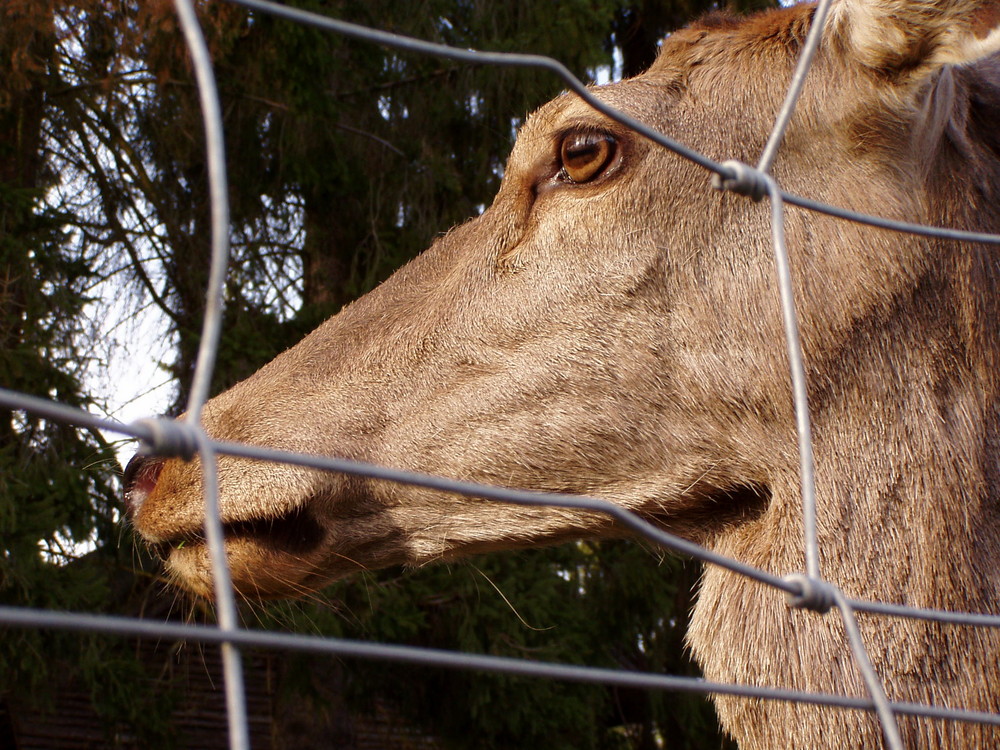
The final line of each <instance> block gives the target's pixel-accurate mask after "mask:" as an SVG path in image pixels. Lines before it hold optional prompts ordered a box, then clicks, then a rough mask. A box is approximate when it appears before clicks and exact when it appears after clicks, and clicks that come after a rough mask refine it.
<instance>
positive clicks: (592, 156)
mask: <svg viewBox="0 0 1000 750" xmlns="http://www.w3.org/2000/svg"><path fill="white" fill-rule="evenodd" d="M614 143H615V142H614V140H613V139H612V138H611V136H609V135H605V134H603V133H576V134H574V135H570V136H567V137H566V138H565V139H564V140H563V142H562V146H561V147H560V154H559V157H560V160H561V161H562V168H563V171H564V172H565V176H566V177H567V178H568V179H569V180H570V181H572V182H577V183H579V182H587V181H588V180H592V179H594V178H595V177H598V176H599V175H600V174H601V173H602V172H603V171H604V170H605V169H606V168H607V166H608V164H610V163H611V157H612V156H613V155H614Z"/></svg>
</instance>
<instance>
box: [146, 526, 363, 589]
mask: <svg viewBox="0 0 1000 750" xmlns="http://www.w3.org/2000/svg"><path fill="white" fill-rule="evenodd" d="M222 528H223V534H224V538H225V551H226V559H227V562H228V565H229V571H230V576H231V578H232V582H233V586H234V587H235V589H236V590H237V591H238V592H239V593H240V594H241V595H243V596H246V597H251V598H256V599H274V598H283V597H295V596H302V595H303V594H307V593H309V592H311V591H315V590H316V589H318V588H320V587H321V586H323V585H324V584H325V583H327V582H328V581H329V580H331V578H332V577H336V576H331V575H330V571H329V569H327V568H326V560H327V552H328V550H327V549H326V548H327V546H328V545H327V544H325V542H326V538H327V535H326V533H325V531H324V529H323V527H322V526H321V525H320V524H319V522H318V521H317V520H316V519H315V518H314V517H313V516H312V514H311V513H310V512H309V511H308V510H305V509H297V510H293V511H291V512H289V513H287V514H285V515H282V516H278V517H273V518H261V519H258V520H254V521H236V522H231V523H223V527H222ZM152 546H153V549H154V550H155V551H156V552H157V553H158V554H159V555H160V557H162V558H163V560H164V562H165V564H166V568H167V571H168V573H169V574H170V577H171V579H172V582H173V583H175V584H176V585H178V586H181V587H182V588H185V589H187V590H188V591H190V592H191V593H192V594H195V595H197V596H202V597H206V598H209V599H211V598H214V587H213V576H212V562H211V554H210V551H209V549H208V543H207V541H206V539H205V536H204V534H203V533H201V532H199V533H188V534H183V535H180V536H178V537H176V538H173V539H169V540H164V541H160V542H159V543H156V544H154V545H152ZM321 570H322V571H323V572H322V573H320V571H321ZM346 572H347V571H345V573H346Z"/></svg>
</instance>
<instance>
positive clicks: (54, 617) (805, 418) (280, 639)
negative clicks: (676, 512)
mask: <svg viewBox="0 0 1000 750" xmlns="http://www.w3.org/2000/svg"><path fill="white" fill-rule="evenodd" d="M229 1H230V2H233V3H236V4H238V5H242V6H244V7H246V8H249V9H251V10H253V11H256V12H259V13H267V14H273V15H275V16H280V17H282V18H285V19H288V20H290V21H293V22H296V23H302V24H307V25H310V26H314V27H317V28H320V29H325V30H328V31H330V32H333V33H337V34H342V35H345V36H348V37H353V38H355V39H359V40H363V41H367V42H371V43H374V44H379V45H383V46H386V47H390V48H394V49H398V50H401V51H405V52H411V53H418V54H428V55H436V56H439V57H444V58H448V59H452V60H458V61H464V62H470V63H478V64H486V65H497V66H518V67H531V68H539V69H542V70H547V71H550V72H552V73H554V74H555V75H557V76H558V77H559V78H561V79H562V80H563V81H564V82H565V84H566V85H567V87H568V88H569V89H570V90H572V91H573V92H574V93H576V94H577V95H578V96H579V97H580V98H581V99H583V100H584V101H586V102H587V103H588V104H589V105H590V106H592V107H593V108H594V109H596V110H598V111H599V112H601V113H603V114H605V115H607V116H608V117H610V118H612V119H614V120H616V121H618V122H619V123H622V124H623V125H625V126H627V127H630V128H632V129H633V130H635V131H636V132H637V133H639V134H641V135H643V136H644V137H646V138H648V139H649V140H651V141H653V142H654V143H656V144H658V145H659V146H661V147H663V148H666V149H668V150H670V151H672V152H674V153H675V154H677V155H679V156H681V157H683V158H685V159H688V160H690V161H692V162H694V163H696V164H698V165H699V166H701V167H703V168H704V169H705V170H707V171H708V172H709V173H711V175H712V185H713V186H714V187H715V188H717V189H720V190H730V191H733V192H736V193H739V194H742V195H745V196H747V197H748V198H750V199H752V200H762V199H764V198H767V199H768V200H769V201H770V203H771V215H772V238H773V245H774V256H775V265H776V272H777V278H778V285H779V289H780V295H781V306H782V314H783V319H784V326H785V338H786V345H787V349H788V357H789V368H790V378H791V383H792V393H793V400H794V408H795V416H796V426H797V431H798V443H799V455H800V472H801V494H802V505H803V529H804V545H805V558H806V572H805V573H804V574H793V575H789V576H786V577H784V578H781V577H777V576H774V575H772V574H770V573H767V572H765V571H763V570H760V569H757V568H755V567H752V566H750V565H747V564H744V563H742V562H740V561H738V560H734V559H730V558H727V557H724V556H722V555H719V554H716V553H714V552H712V551H710V550H708V549H705V548H703V547H701V546H699V545H696V544H693V543H691V542H689V541H687V540H685V539H682V538H680V537H677V536H674V535H672V534H669V533H667V532H665V531H662V530H660V529H658V528H656V527H654V526H652V525H650V524H649V523H647V522H645V521H644V520H642V519H641V518H640V517H638V516H637V515H635V514H633V513H631V512H629V511H626V510H624V509H622V508H621V507H619V506H617V505H614V504H613V503H610V502H607V501H603V500H598V499H593V498H587V497H580V496H572V495H559V494H549V493H540V492H528V491H521V490H511V489H506V488H501V487H493V486H485V485H480V484H474V483H469V482H460V481H455V480H451V479H446V478H442V477H438V476H431V475H426V474H420V473H416V472H410V471H400V470H396V469H390V468H386V467H382V466H376V465H372V464H366V463H362V462H357V461H349V460H345V459H339V458H330V457H320V456H309V455H300V454H294V453H288V452H283V451H278V450H269V449H264V448H258V447H253V446H248V445H242V444H237V443H229V442H221V441H217V440H212V439H210V438H209V437H208V436H207V434H206V433H205V432H204V430H203V429H202V427H201V424H200V415H201V411H202V407H203V405H204V403H205V401H206V399H207V396H208V389H209V381H210V376H211V372H212V368H213V364H214V359H215V353H216V349H217V343H218V340H219V335H220V328H221V317H222V305H223V300H222V290H223V284H224V279H225V273H226V266H227V259H228V253H229V248H228V229H229V209H228V202H227V185H226V175H225V161H224V156H223V154H224V143H223V130H222V118H221V113H220V109H219V100H218V96H217V93H216V88H215V81H214V76H213V72H212V67H211V63H210V60H209V55H208V50H207V47H206V45H205V42H204V39H203V37H202V34H201V30H200V28H199V26H198V21H197V18H196V15H195V12H194V7H193V3H192V0H176V6H177V12H178V15H179V18H180V21H181V28H182V30H183V33H184V36H185V38H186V41H187V44H188V46H189V48H190V51H191V55H192V58H193V60H194V68H195V74H196V78H197V83H198V87H199V94H200V98H201V106H202V109H203V113H204V124H205V132H206V139H207V144H208V165H209V180H210V192H211V200H212V259H211V272H210V283H209V288H208V305H207V312H206V315H205V319H204V327H203V333H202V338H201V344H200V349H199V353H198V360H197V366H196V370H195V374H194V380H193V384H192V388H191V396H190V400H189V402H188V411H187V417H186V419H185V421H183V422H177V421H174V420H168V419H146V420H140V421H138V422H135V423H132V424H127V425H126V424H121V423H119V422H114V421H111V420H107V419H102V418H98V417H95V416H93V415H91V414H89V413H87V412H83V411H80V410H78V409H75V408H72V407H69V406H65V405H62V404H58V403H55V402H52V401H47V400H44V399H39V398H35V397H31V396H27V395H24V394H20V393H16V392H13V391H9V390H4V389H0V405H2V406H4V407H5V408H9V409H15V410H24V411H27V412H30V413H33V414H36V415H38V416H40V417H43V418H46V419H51V420H57V421H60V422H64V423H67V424H72V425H76V426H79V427H86V428H92V429H99V430H107V431H111V432H115V433H119V434H123V435H127V436H130V437H132V438H136V439H138V440H139V441H141V443H142V444H143V446H144V447H145V449H146V450H148V451H151V452H153V453H156V454H157V455H165V456H182V457H191V456H193V455H195V454H197V455H199V456H200V458H201V461H202V466H203V468H204V495H205V504H206V516H205V536H206V539H207V543H208V548H209V550H210V555H211V559H212V566H213V579H214V585H215V595H216V603H217V607H218V625H217V626H208V625H179V624H173V623H156V622H151V621H147V620H139V619H133V618H126V617H117V616H107V615H94V614H85V613H70V612H54V611H46V610H36V609H28V608H18V607H0V623H3V624H4V625H7V626H10V627H20V628H51V629H59V630H64V631H91V632H98V633H106V634H114V635H125V636H133V637H140V638H153V639H157V638H167V639H178V640H187V641H196V642H200V643H210V644H219V645H220V647H221V649H222V655H223V664H224V676H225V692H226V703H227V709H228V723H229V744H230V747H231V748H232V749H233V750H246V748H248V747H249V739H248V731H247V715H246V705H245V693H244V687H243V673H242V664H241V659H240V648H241V647H262V648H269V649H283V650H289V651H304V652H312V653H317V654H337V655H341V656H350V657H355V658H361V659H377V660H392V661H397V662H405V663H410V664H421V665H427V666H434V667H444V668H449V669H465V670H482V671H490V672H496V673H506V674H514V675H524V676H533V677H543V678H549V679H558V680H567V681H576V682H590V683H600V684H606V685H616V686H621V687H632V688H640V689H647V690H669V691H684V692H697V693H714V694H719V695H733V696H744V697H751V698H757V699H761V700H777V701H792V702H798V703H810V704H815V705H820V706H829V707H831V708H833V709H860V710H867V711H874V712H875V713H876V715H877V717H878V720H879V722H880V723H881V727H882V731H883V735H884V738H885V743H886V746H887V747H889V748H892V749H893V750H898V749H900V748H902V743H901V740H900V735H899V731H898V728H897V724H896V716H897V715H910V716H922V717H928V718H932V719H939V720H949V721H963V722H981V723H984V724H990V725H995V726H1000V714H992V713H987V712H982V711H971V710H964V709H960V708H950V707H940V706H931V705H925V704H918V703H905V702H890V701H889V700H888V699H887V697H886V695H885V692H884V690H883V688H882V683H881V680H880V679H879V676H878V675H877V674H876V672H875V670H874V669H873V668H872V665H871V662H870V660H869V658H868V655H867V653H866V651H865V647H864V644H863V643H862V642H861V638H860V635H859V633H858V628H857V621H856V618H855V613H856V612H866V613H870V614H879V615H884V616H890V617H905V618H915V619H921V620H928V621H934V622H939V623H951V624H959V625H974V626H982V627H994V628H995V627H1000V615H995V614H973V613H962V612H946V611H941V610H933V609H918V608H911V607H904V606H900V605H893V604H885V603H881V602H874V601H865V600H860V599H852V598H849V597H847V596H846V595H845V594H843V593H842V592H841V591H840V590H839V589H838V588H837V587H836V586H835V585H833V584H831V583H830V582H828V581H825V580H824V579H823V577H822V572H821V570H820V567H819V555H818V549H817V542H816V501H815V493H814V491H813V462H812V448H811V438H810V427H809V407H808V404H807V401H806V386H805V373H804V369H803V364H802V355H801V349H800V343H799V334H798V325H797V321H796V313H795V305H794V301H793V297H792V284H791V277H790V273H789V267H788V259H787V252H786V248H785V240H784V229H783V212H784V205H785V204H786V203H787V204H791V205H794V206H799V207H801V208H805V209H808V210H811V211H817V212H821V213H824V214H827V215H830V216H834V217H838V218H841V219H844V220H847V221H852V222H858V223H861V224H866V225H869V226H872V227H878V228H882V229H888V230H893V231H897V232H909V233H912V234H917V235H923V236H927V237H937V238H943V239H951V240H958V241H968V242H977V243H987V244H994V245H1000V236H998V235H991V234H982V233H975V232H966V231H960V230H954V229H941V228H935V227H927V226H921V225H916V224H909V223H905V222H900V221H893V220H888V219H884V218H878V217H873V216H866V215H862V214H858V213H855V212H851V211H847V210H844V209H840V208H837V207H834V206H830V205H826V204H822V203H818V202H815V201H812V200H809V199H806V198H803V197H800V196H797V195H793V194H791V193H788V192H786V191H784V190H782V189H781V187H780V186H779V185H778V183H777V182H776V181H775V180H774V178H773V177H771V176H770V174H769V169H770V166H771V164H772V161H773V159H774V156H775V154H776V152H777V149H778V147H779V146H780V143H781V140H782V136H783V134H784V131H785V128H786V126H787V124H788V122H789V120H790V118H791V115H792V113H793V111H794V108H795V103H796V101H797V99H798V95H799V92H800V90H801V87H802V82H803V80H804V78H805V76H806V74H807V72H808V70H809V67H810V64H811V62H812V58H813V56H814V53H815V50H816V48H817V46H818V44H819V40H820V37H821V34H822V31H823V27H824V23H825V21H826V19H827V16H828V11H829V8H830V5H831V0H821V2H820V3H819V5H818V6H817V7H816V9H815V12H814V16H813V21H812V25H811V27H810V31H809V34H808V37H807V39H806V43H805V45H804V46H803V49H802V51H801V53H800V58H799V62H798V65H797V68H796V71H795V73H794V76H793V79H792V84H791V87H790V89H789V91H788V93H787V95H786V98H785V102H784V105H783V107H782V109H781V111H780V113H779V115H778V118H777V120H776V122H775V125H774V128H773V131H772V133H771V136H770V138H769V139H768V142H767V145H766V146H765V149H764V152H763V154H762V156H761V158H760V162H759V163H758V165H757V167H756V168H754V167H751V166H749V165H746V164H743V163H738V162H724V163H718V162H715V161H713V160H712V159H709V158H707V157H706V156H704V155H702V154H700V153H697V152H696V151H693V150H691V149H689V148H687V147H686V146H684V145H682V144H680V143H677V142H675V141H674V140H672V139H671V138H669V137H668V136H666V135H665V134H663V133H660V132H658V131H656V130H654V129H652V128H650V127H649V126H647V125H645V124H643V123H641V122H638V121H636V120H635V119H633V118H631V117H629V116H628V115H626V114H624V113H622V112H619V111H618V110H616V109H615V108H613V107H611V106H609V105H608V104H606V103H604V102H602V101H601V100H600V99H598V98H597V97H595V96H594V95H593V94H592V93H591V92H590V91H589V90H588V89H587V87H586V86H585V85H584V84H583V83H582V82H580V81H579V80H578V79H577V78H575V77H574V76H573V75H572V74H571V73H570V72H569V70H568V69H567V68H565V67H564V66H563V65H562V64H561V63H559V62H557V61H556V60H553V59H550V58H547V57H541V56H537V55H522V54H508V53H487V52H478V51H473V50H467V49H457V48H453V47H448V46H444V45H440V44H433V43H430V42H425V41H420V40H416V39H410V38H407V37H402V36H398V35H395V34H390V33H386V32H383V31H376V30H373V29H369V28H365V27H362V26H357V25H354V24H351V23H346V22H344V21H340V20H336V19H333V18H328V17H325V16H321V15H317V14H314V13H309V12H306V11H301V10H297V9H295V8H291V7H286V6H282V5H277V4H275V3H272V2H268V1H267V0H229ZM706 187H707V183H706ZM220 454H224V455H230V456H241V457H245V458H252V459H256V460H260V461H271V462H284V463H288V464H293V465H297V466H302V467H310V468H314V469H320V470H325V471H331V472H342V473H346V474H353V475H360V476H365V477H371V478H376V479H381V480H386V481H391V482H398V483H403V484H409V485H415V486H420V487H426V488H432V489H435V490H438V491H441V492H448V493H456V494H460V495H469V496H475V497H478V498H484V499H487V500H492V501H496V502H504V503H515V504H521V505H545V506H552V507H560V508H574V509H580V510H586V511H590V512H594V513H603V514H605V515H607V516H610V517H611V518H613V519H614V520H615V521H616V522H617V523H619V524H621V525H622V526H624V527H627V528H629V529H631V530H632V531H634V532H635V533H637V534H639V535H641V536H642V537H644V538H645V539H648V540H649V541H651V542H653V543H655V544H657V545H660V546H662V547H664V548H667V549H670V550H673V551H675V552H679V553H682V554H685V555H689V556H691V557H693V558H695V559H698V560H701V561H703V562H705V563H709V564H712V565H719V566H722V567H724V568H727V569H729V570H730V571H732V572H734V573H737V574H739V575H742V576H746V577H748V578H752V579H754V580H756V581H759V582H761V583H764V584H766V585H768V586H771V587H773V588H774V589H777V590H779V591H782V592H784V593H785V595H786V597H787V601H788V604H789V606H791V607H800V608H808V609H811V610H814V611H817V612H820V613H824V612H827V611H828V610H830V609H831V608H836V609H837V610H838V611H839V613H840V616H841V618H842V620H843V625H844V628H845V631H846V634H847V639H848V643H849V645H850V650H851V654H852V657H853V659H854V662H855V664H856V665H857V667H858V669H859V670H860V671H861V674H862V676H863V678H864V681H865V684H866V685H867V688H868V697H867V698H859V697H850V696H844V695H833V694H821V693H810V692H801V691H795V690H785V689H780V688H762V687H755V686H749V685H740V684H728V683H716V682H709V681H707V680H703V679H699V678H692V677H677V676H669V675H658V674H649V673H642V672H630V671H622V670H612V669H602V668H595V667H581V666H573V665H566V664H552V663H544V662H535V661H526V660H520V659H513V658H506V657H494V656H486V655H478V654H467V653H456V652H449V651H442V650H436V649H426V648H416V647H409V646H398V645H389V644H373V643H364V642H358V641H352V640H346V639H335V638H321V637H317V636H306V635H296V634H284V633H274V632H267V631H261V630H249V629H244V628H241V627H240V626H239V623H238V619H237V611H236V603H235V596H234V592H233V589H232V586H231V584H230V578H229V571H228V567H227V563H226V556H225V548H224V543H223V531H222V523H221V521H220V518H219V513H218V493H217V476H216V469H217V467H216V456H218V455H220Z"/></svg>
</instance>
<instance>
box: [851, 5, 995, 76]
mask: <svg viewBox="0 0 1000 750" xmlns="http://www.w3.org/2000/svg"><path fill="white" fill-rule="evenodd" d="M834 13H835V14H836V18H837V20H839V23H838V24H837V25H836V28H837V31H838V32H839V34H840V35H842V38H844V39H845V41H846V42H847V44H848V46H849V47H850V48H851V49H852V50H853V52H854V54H855V55H857V56H858V57H859V58H860V60H861V62H863V63H864V64H865V65H867V66H869V67H871V68H873V69H875V70H877V71H879V72H881V73H884V74H887V75H889V76H890V77H893V78H899V77H910V76H914V77H917V78H920V77H922V76H924V75H927V74H928V73H931V72H933V71H934V70H936V69H937V68H939V67H940V66H942V65H948V64H965V63H973V62H976V61H977V60H982V59H983V58H986V57H989V56H990V55H992V54H994V53H996V52H998V51H1000V0H841V1H840V2H839V3H838V5H837V6H836V10H835V11H834Z"/></svg>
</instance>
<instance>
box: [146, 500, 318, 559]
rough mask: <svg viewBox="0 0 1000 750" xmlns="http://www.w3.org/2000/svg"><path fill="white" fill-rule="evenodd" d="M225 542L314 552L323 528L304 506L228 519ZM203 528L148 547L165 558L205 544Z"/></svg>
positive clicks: (303, 553)
mask: <svg viewBox="0 0 1000 750" xmlns="http://www.w3.org/2000/svg"><path fill="white" fill-rule="evenodd" d="M222 532H223V536H224V538H225V540H226V543H227V545H228V544H229V543H230V542H236V541H241V542H250V543H252V544H255V545H257V546H259V547H261V548H266V549H270V550H272V551H273V552H280V553H285V554H288V555H301V556H305V555H308V554H309V553H311V552H313V551H315V550H316V549H317V548H318V547H319V546H320V545H321V544H322V542H323V538H324V536H325V533H324V531H323V527H322V526H321V525H320V524H319V522H318V521H317V520H316V519H315V518H314V517H313V516H312V514H311V513H310V512H309V511H308V510H307V509H305V508H296V509H293V510H291V511H289V512H287V513H284V514H282V515H279V516H274V517H270V518H259V519H255V520H249V521H229V522H225V521H224V522H223V524H222ZM207 544H208V543H207V540H206V538H205V533H204V531H203V530H198V531H189V532H184V533H181V534H178V535H177V536H175V537H172V538H170V539H165V540H160V541H158V542H156V543H153V544H151V545H150V546H151V547H152V548H153V550H155V551H156V553H157V554H158V555H159V556H160V557H161V558H162V559H164V560H167V559H168V558H169V557H170V556H171V554H172V553H174V552H175V551H181V550H184V549H191V548H196V547H207Z"/></svg>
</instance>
